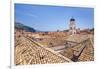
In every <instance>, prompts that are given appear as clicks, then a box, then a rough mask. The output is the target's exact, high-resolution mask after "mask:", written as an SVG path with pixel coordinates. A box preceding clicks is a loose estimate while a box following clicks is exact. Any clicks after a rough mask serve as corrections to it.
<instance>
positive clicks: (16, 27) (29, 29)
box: [15, 22, 36, 32]
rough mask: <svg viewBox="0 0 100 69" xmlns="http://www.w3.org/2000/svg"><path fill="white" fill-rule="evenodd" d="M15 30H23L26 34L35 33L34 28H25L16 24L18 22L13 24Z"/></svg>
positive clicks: (20, 24)
mask: <svg viewBox="0 0 100 69" xmlns="http://www.w3.org/2000/svg"><path fill="white" fill-rule="evenodd" d="M15 29H17V30H25V31H27V32H36V30H35V29H34V28H31V27H29V26H26V25H24V24H22V23H18V22H15Z"/></svg>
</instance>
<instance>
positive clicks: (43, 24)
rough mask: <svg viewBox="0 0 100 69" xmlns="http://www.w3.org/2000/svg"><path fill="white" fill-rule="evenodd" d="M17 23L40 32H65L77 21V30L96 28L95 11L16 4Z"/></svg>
mask: <svg viewBox="0 0 100 69" xmlns="http://www.w3.org/2000/svg"><path fill="white" fill-rule="evenodd" d="M14 11H15V13H14V15H15V16H14V17H15V22H20V23H22V24H24V25H27V26H30V27H32V28H34V29H36V30H38V31H57V30H60V31H63V30H66V29H69V21H70V19H71V18H72V17H73V18H74V19H75V23H76V28H80V29H85V28H90V29H91V28H94V9H93V8H85V7H69V6H50V5H34V4H18V3H17V4H15V10H14Z"/></svg>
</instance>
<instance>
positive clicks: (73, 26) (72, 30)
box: [69, 18, 76, 35]
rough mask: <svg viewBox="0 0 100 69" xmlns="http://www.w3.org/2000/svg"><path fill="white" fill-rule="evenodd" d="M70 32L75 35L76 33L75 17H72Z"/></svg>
mask: <svg viewBox="0 0 100 69" xmlns="http://www.w3.org/2000/svg"><path fill="white" fill-rule="evenodd" d="M69 22H70V23H69V34H70V35H74V34H76V24H75V19H74V18H71V19H70V21H69Z"/></svg>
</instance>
